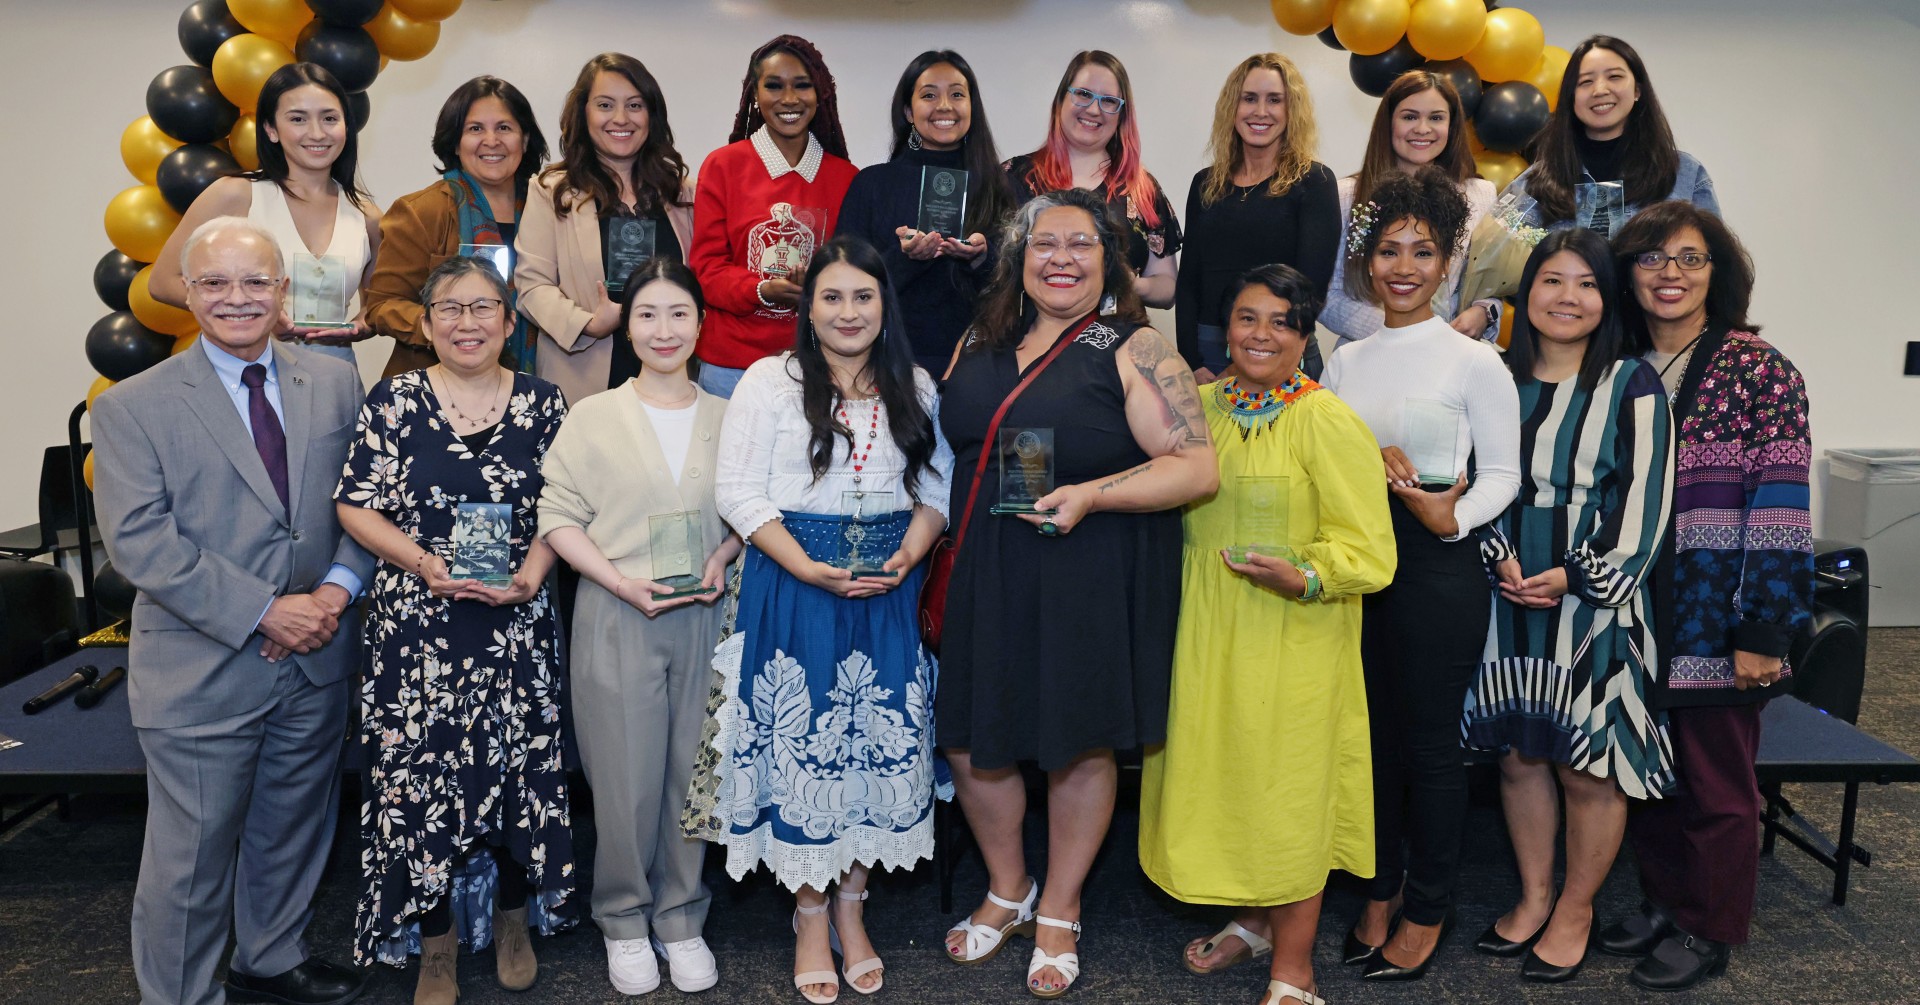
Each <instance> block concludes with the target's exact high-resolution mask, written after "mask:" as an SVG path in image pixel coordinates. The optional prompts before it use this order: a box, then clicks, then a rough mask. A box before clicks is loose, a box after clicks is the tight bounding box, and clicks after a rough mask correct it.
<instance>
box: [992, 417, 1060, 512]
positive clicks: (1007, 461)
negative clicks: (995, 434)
mask: <svg viewBox="0 0 1920 1005" xmlns="http://www.w3.org/2000/svg"><path fill="white" fill-rule="evenodd" d="M996 450H997V453H998V454H999V460H1000V495H999V497H998V499H997V501H995V502H994V504H993V505H992V506H991V507H989V508H988V511H989V512H991V513H994V514H996V515H1006V514H1014V513H1048V512H1052V511H1051V510H1043V509H1040V508H1039V506H1038V503H1039V501H1040V500H1041V499H1043V498H1045V497H1046V496H1047V494H1048V493H1050V492H1052V491H1053V430H1051V429H1002V430H1000V442H999V443H998V444H997V445H996Z"/></svg>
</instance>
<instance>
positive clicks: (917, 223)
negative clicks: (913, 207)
mask: <svg viewBox="0 0 1920 1005" xmlns="http://www.w3.org/2000/svg"><path fill="white" fill-rule="evenodd" d="M913 226H914V229H915V230H918V231H919V232H921V233H922V234H931V233H938V234H939V235H940V236H942V237H952V238H965V237H966V227H967V173H966V172H965V171H963V170H961V169H960V168H943V167H934V166H933V165H931V164H929V165H926V166H924V167H922V168H921V169H920V213H919V215H918V216H916V217H915V218H914V225H913Z"/></svg>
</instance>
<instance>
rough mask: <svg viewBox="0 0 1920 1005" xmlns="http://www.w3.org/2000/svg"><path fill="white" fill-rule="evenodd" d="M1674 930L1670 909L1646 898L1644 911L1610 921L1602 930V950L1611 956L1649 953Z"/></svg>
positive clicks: (1641, 909) (1642, 908) (1600, 944)
mask: <svg viewBox="0 0 1920 1005" xmlns="http://www.w3.org/2000/svg"><path fill="white" fill-rule="evenodd" d="M1672 931H1673V915H1671V914H1668V913H1667V909H1666V908H1664V907H1661V906H1659V905H1658V904H1655V903H1653V902H1652V901H1647V900H1643V901H1641V902H1640V913H1639V914H1636V915H1634V916H1633V917H1631V918H1627V919H1625V920H1623V921H1619V922H1616V923H1614V924H1612V925H1609V926H1607V927H1606V929H1604V930H1603V931H1601V933H1600V939H1599V946H1600V951H1601V952H1603V953H1606V954H1608V955H1610V956H1645V955H1647V954H1648V953H1651V952H1653V947H1655V946H1657V945H1659V944H1660V940H1661V939H1664V938H1666V937H1667V935H1668V934H1669V933H1671V932H1672Z"/></svg>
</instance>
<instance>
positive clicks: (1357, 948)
mask: <svg viewBox="0 0 1920 1005" xmlns="http://www.w3.org/2000/svg"><path fill="white" fill-rule="evenodd" d="M1358 929H1359V924H1358V923H1357V922H1356V923H1355V925H1354V927H1353V928H1349V929H1347V942H1346V945H1345V946H1344V947H1342V950H1341V957H1340V962H1341V963H1344V964H1346V965H1347V966H1350V967H1356V966H1359V965H1360V964H1362V963H1365V962H1367V961H1368V960H1371V959H1373V954H1375V953H1377V952H1379V951H1380V947H1379V946H1372V945H1368V944H1367V943H1365V942H1362V941H1360V936H1358V935H1356V934H1354V933H1355V932H1356V931H1357V930H1358ZM1387 930H1388V931H1392V930H1393V929H1392V927H1391V926H1389V927H1388V929H1387Z"/></svg>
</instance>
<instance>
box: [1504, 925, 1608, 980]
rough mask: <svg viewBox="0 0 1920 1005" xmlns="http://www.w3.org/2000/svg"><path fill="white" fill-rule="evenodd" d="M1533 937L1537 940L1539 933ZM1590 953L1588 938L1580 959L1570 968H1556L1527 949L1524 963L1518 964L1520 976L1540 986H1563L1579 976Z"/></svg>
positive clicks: (1589, 940) (1591, 948)
mask: <svg viewBox="0 0 1920 1005" xmlns="http://www.w3.org/2000/svg"><path fill="white" fill-rule="evenodd" d="M1540 927H1541V928H1542V929H1543V930H1544V929H1545V928H1546V926H1545V925H1542V926H1540ZM1534 937H1535V938H1538V937H1539V933H1537V932H1536V933H1534ZM1592 953H1593V939H1592V938H1591V937H1589V938H1588V939H1587V946H1586V948H1585V949H1582V950H1581V951H1580V958H1579V959H1578V960H1575V961H1574V962H1573V964H1572V965H1571V966H1565V967H1556V966H1554V965H1553V964H1551V963H1548V962H1547V961H1546V960H1543V959H1541V958H1540V954H1538V953H1536V952H1534V950H1533V948H1532V947H1528V949H1527V959H1526V962H1524V963H1522V964H1520V976H1521V978H1522V979H1524V980H1529V981H1534V982H1536V983H1540V984H1565V983H1566V982H1568V981H1570V980H1573V979H1574V978H1575V977H1578V976H1580V969H1581V968H1582V967H1585V966H1586V965H1587V957H1588V956H1589V955H1591V954H1592Z"/></svg>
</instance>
